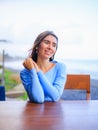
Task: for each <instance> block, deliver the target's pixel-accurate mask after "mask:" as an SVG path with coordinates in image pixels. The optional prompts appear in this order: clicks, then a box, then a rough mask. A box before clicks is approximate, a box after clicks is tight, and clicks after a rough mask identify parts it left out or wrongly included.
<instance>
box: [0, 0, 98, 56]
mask: <svg viewBox="0 0 98 130" xmlns="http://www.w3.org/2000/svg"><path fill="white" fill-rule="evenodd" d="M45 30H52V31H54V32H55V33H56V34H57V36H58V37H59V48H58V50H57V53H56V57H57V58H64V59H98V49H97V44H98V0H49V1H47V0H0V40H2V39H6V40H8V41H9V43H4V42H0V50H2V49H5V52H6V53H9V54H10V55H12V56H26V55H27V51H28V50H29V49H30V48H31V47H32V44H33V42H34V40H35V38H36V36H37V35H38V34H39V33H41V32H43V31H45Z"/></svg>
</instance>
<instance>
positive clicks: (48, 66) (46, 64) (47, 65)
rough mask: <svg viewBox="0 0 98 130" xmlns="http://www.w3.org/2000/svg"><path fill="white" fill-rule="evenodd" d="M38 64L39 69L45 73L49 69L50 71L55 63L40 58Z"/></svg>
mask: <svg viewBox="0 0 98 130" xmlns="http://www.w3.org/2000/svg"><path fill="white" fill-rule="evenodd" d="M37 65H38V67H39V69H41V70H42V71H43V72H44V73H46V72H47V71H49V70H50V69H51V68H52V66H53V63H51V62H50V61H48V60H40V59H38V60H37Z"/></svg>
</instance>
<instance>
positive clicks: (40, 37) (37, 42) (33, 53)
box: [29, 31, 58, 62]
mask: <svg viewBox="0 0 98 130" xmlns="http://www.w3.org/2000/svg"><path fill="white" fill-rule="evenodd" d="M48 35H52V36H54V37H55V38H56V40H57V46H56V50H57V47H58V37H57V36H56V35H55V34H54V32H53V31H44V32H42V33H40V34H39V35H38V36H37V38H36V39H35V41H34V44H33V47H32V48H31V49H30V53H29V57H31V58H32V59H33V60H34V61H35V62H37V57H38V53H37V50H38V48H39V45H40V43H41V42H42V40H43V39H44V38H45V37H46V36H48ZM53 59H54V55H53V56H52V57H50V59H49V61H52V60H53Z"/></svg>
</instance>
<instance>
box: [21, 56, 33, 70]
mask: <svg viewBox="0 0 98 130" xmlns="http://www.w3.org/2000/svg"><path fill="white" fill-rule="evenodd" d="M23 66H24V67H25V68H26V69H28V70H31V69H32V68H34V64H33V60H32V59H31V58H27V59H25V60H24V62H23Z"/></svg>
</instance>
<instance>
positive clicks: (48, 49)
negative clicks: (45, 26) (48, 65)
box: [38, 35, 57, 59]
mask: <svg viewBox="0 0 98 130" xmlns="http://www.w3.org/2000/svg"><path fill="white" fill-rule="evenodd" d="M56 48H57V39H56V38H55V37H54V36H52V35H48V36H47V37H45V38H44V39H43V41H42V42H41V43H40V45H39V48H38V57H40V58H44V59H50V58H51V57H52V56H53V55H54V54H55V52H56Z"/></svg>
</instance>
